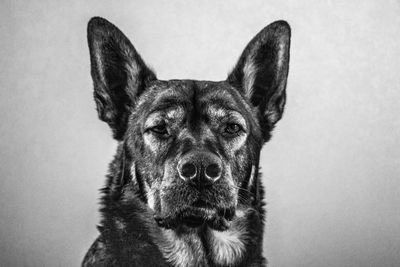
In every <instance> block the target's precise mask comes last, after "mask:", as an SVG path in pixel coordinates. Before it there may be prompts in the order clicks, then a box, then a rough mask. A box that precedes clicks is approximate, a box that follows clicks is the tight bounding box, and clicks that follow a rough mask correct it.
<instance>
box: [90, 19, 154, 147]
mask: <svg viewBox="0 0 400 267" xmlns="http://www.w3.org/2000/svg"><path fill="white" fill-rule="evenodd" d="M87 38H88V44H89V52H90V62H91V74H92V79H93V85H94V99H95V102H96V107H97V112H98V115H99V118H100V119H101V120H103V121H105V122H107V123H108V125H109V126H110V128H111V129H112V131H113V136H114V138H115V139H117V140H122V138H123V136H124V134H125V131H126V128H127V121H128V117H129V113H130V110H131V109H132V107H133V106H134V104H135V100H136V98H137V96H138V95H139V94H140V93H142V92H143V90H144V89H145V87H146V84H147V83H148V82H149V81H151V80H154V79H156V76H155V74H154V73H153V72H152V71H151V70H150V69H149V68H148V67H147V66H146V64H145V63H144V61H143V60H142V58H141V57H140V55H139V54H138V53H137V52H136V50H135V48H134V46H133V45H132V44H131V42H130V41H129V39H128V38H127V37H126V36H125V35H124V34H123V33H122V32H121V31H120V30H119V29H118V28H117V27H116V26H114V25H113V24H112V23H110V22H109V21H107V20H105V19H103V18H100V17H94V18H92V19H91V20H90V21H89V23H88V28H87Z"/></svg>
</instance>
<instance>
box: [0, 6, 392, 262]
mask: <svg viewBox="0 0 400 267" xmlns="http://www.w3.org/2000/svg"><path fill="white" fill-rule="evenodd" d="M278 2H279V3H278ZM0 5H1V7H0V13H1V14H0V38H1V41H0V88H1V95H0V116H1V125H0V134H1V138H0V161H1V162H0V172H1V179H0V240H1V242H0V243H1V244H0V261H1V264H0V265H1V266H77V265H79V264H80V261H81V259H82V257H83V255H84V253H85V252H86V249H87V248H88V247H89V245H90V244H91V242H92V241H93V240H94V238H95V237H96V235H97V232H96V229H95V225H96V223H97V222H98V221H99V214H98V212H97V209H98V196H99V194H98V189H99V188H100V187H102V185H103V182H104V175H105V173H106V170H107V164H108V162H109V161H110V160H111V158H112V156H113V153H114V150H115V146H116V144H115V142H114V141H113V140H112V139H111V134H110V131H109V129H108V127H107V126H106V124H105V123H102V122H100V121H99V120H98V119H97V114H96V112H95V106H94V102H93V100H92V81H91V78H90V75H89V54H88V49H87V44H86V24H87V21H88V20H89V18H90V17H91V16H94V15H100V16H103V17H106V18H107V19H109V20H110V21H112V22H114V23H115V24H116V25H118V26H119V27H120V28H121V29H122V30H123V31H124V32H125V33H126V35H127V36H129V37H130V39H131V40H132V42H133V44H134V45H135V46H136V48H137V49H138V51H139V52H140V53H141V54H142V56H143V58H144V59H145V61H146V62H147V63H148V64H149V65H151V66H152V67H153V68H154V69H155V70H156V72H157V73H158V77H159V78H161V79H172V78H192V79H210V80H221V79H225V77H226V74H227V73H228V71H229V70H230V69H231V68H232V67H233V65H234V63H235V61H236V60H237V58H238V57H239V55H240V53H241V52H242V50H243V48H244V46H245V45H246V44H247V42H248V41H249V40H250V39H251V38H252V37H253V36H254V35H255V34H256V33H257V32H258V31H259V30H261V29H262V28H263V27H264V26H265V25H267V24H268V23H270V22H272V21H274V20H277V19H286V20H287V21H289V23H290V24H291V26H292V31H293V36H292V48H291V64H290V72H289V82H288V88H287V90H288V101H287V109H286V112H285V114H284V117H283V120H282V121H280V122H279V123H278V125H277V128H276V130H275V133H274V137H273V139H272V140H271V141H270V143H268V144H267V145H266V146H265V147H264V149H263V153H262V159H261V160H262V164H261V165H262V167H263V168H262V171H263V173H264V178H263V182H264V185H265V187H266V199H267V201H268V206H267V209H268V218H267V224H266V231H265V245H264V251H265V255H266V256H267V257H268V259H269V261H270V266H277V267H285V266H287V267H292V266H307V267H314V266H315V267H321V266H332V267H333V266H335V267H337V266H362V267H365V266H379V267H381V266H400V265H399V264H400V253H399V251H400V229H399V226H400V181H399V174H400V148H399V145H400V120H399V112H400V107H399V100H400V99H399V97H400V88H399V85H400V76H399V71H400V49H399V45H400V37H399V36H400V16H399V14H400V4H399V2H398V1H395V0H393V1H382V2H379V1H361V0H360V1H307V3H305V2H304V1H302V3H300V1H235V2H233V1H171V0H169V1H158V2H153V1H104V2H103V1H81V2H77V1H50V0H49V1H15V0H14V1H11V0H10V1H2V2H1V4H0Z"/></svg>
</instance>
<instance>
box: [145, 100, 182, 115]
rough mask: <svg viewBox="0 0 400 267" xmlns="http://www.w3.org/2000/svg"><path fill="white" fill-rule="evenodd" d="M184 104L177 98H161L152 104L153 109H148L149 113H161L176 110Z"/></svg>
mask: <svg viewBox="0 0 400 267" xmlns="http://www.w3.org/2000/svg"><path fill="white" fill-rule="evenodd" d="M184 104H185V102H184V101H182V100H179V99H178V98H176V97H174V98H163V99H160V100H156V101H155V102H154V104H153V108H151V109H150V113H153V112H157V111H163V110H166V109H174V108H175V109H177V108H180V107H182V106H184Z"/></svg>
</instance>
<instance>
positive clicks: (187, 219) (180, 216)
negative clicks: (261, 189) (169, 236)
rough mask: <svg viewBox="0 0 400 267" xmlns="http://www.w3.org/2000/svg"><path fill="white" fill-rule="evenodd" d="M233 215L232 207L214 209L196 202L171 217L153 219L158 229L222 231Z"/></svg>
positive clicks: (206, 204) (228, 224) (203, 202)
mask: <svg viewBox="0 0 400 267" xmlns="http://www.w3.org/2000/svg"><path fill="white" fill-rule="evenodd" d="M234 215H235V209H234V208H233V207H232V208H222V207H214V206H213V205H211V204H210V203H207V202H205V201H201V200H198V201H196V202H194V203H192V204H191V205H190V206H186V207H185V208H183V209H181V210H179V211H177V212H176V213H175V214H173V215H170V216H164V217H163V216H159V215H156V216H154V219H155V221H156V222H157V224H158V225H159V226H160V227H163V228H167V229H175V228H177V227H179V226H182V225H184V226H187V227H189V228H197V227H201V226H209V227H211V228H213V229H215V230H219V231H224V230H226V229H228V228H229V226H230V222H231V221H232V219H233V217H234Z"/></svg>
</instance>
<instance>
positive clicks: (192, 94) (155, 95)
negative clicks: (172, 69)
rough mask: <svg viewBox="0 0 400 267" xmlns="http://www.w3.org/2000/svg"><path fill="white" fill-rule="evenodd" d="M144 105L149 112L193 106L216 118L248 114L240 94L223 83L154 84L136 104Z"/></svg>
mask: <svg viewBox="0 0 400 267" xmlns="http://www.w3.org/2000/svg"><path fill="white" fill-rule="evenodd" d="M144 102H146V103H147V104H148V105H149V109H150V110H152V111H154V110H166V109H171V108H172V107H174V106H183V107H193V106H196V107H198V108H200V109H201V110H209V111H212V112H214V113H216V114H219V113H221V114H220V115H223V114H222V113H223V112H224V111H225V110H236V111H238V112H240V111H250V107H249V106H248V104H247V102H246V101H245V100H244V98H243V97H242V96H241V95H240V93H239V92H238V91H237V90H236V89H234V88H233V87H232V86H231V85H230V84H228V83H227V82H225V81H220V82H214V81H196V80H169V81H160V80H158V81H155V82H153V83H151V84H150V85H149V87H148V89H147V92H146V93H145V94H144V95H143V96H142V97H141V99H140V101H139V104H141V103H144Z"/></svg>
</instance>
